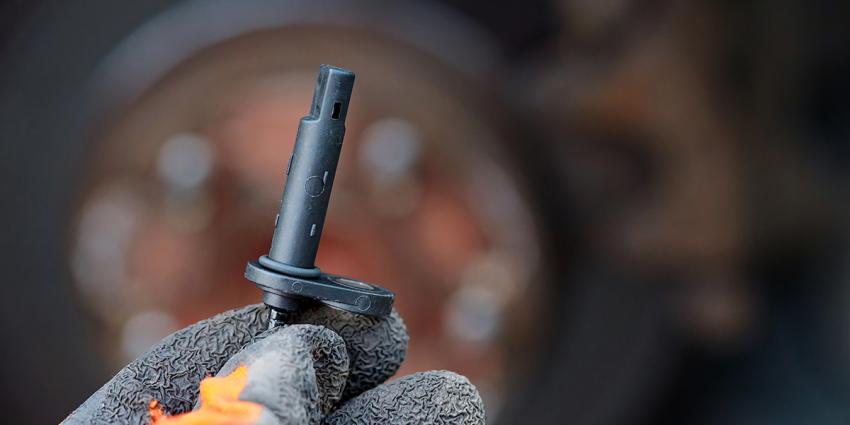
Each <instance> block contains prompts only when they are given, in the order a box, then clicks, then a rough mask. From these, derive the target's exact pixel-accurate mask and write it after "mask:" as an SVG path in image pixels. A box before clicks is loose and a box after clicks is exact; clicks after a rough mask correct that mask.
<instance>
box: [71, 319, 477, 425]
mask: <svg viewBox="0 0 850 425" xmlns="http://www.w3.org/2000/svg"><path fill="white" fill-rule="evenodd" d="M287 322H288V323H292V324H291V325H286V326H280V327H277V328H275V329H273V330H269V331H267V330H266V328H267V323H268V310H267V309H266V308H265V307H264V306H262V305H252V306H248V307H245V308H242V309H238V310H233V311H228V312H225V313H222V314H220V315H218V316H215V317H212V318H210V319H207V320H204V321H201V322H198V323H196V324H194V325H192V326H189V327H187V328H184V329H182V330H180V331H177V332H175V333H174V334H172V335H170V336H168V337H166V338H165V339H163V340H162V341H160V342H159V344H157V345H156V346H154V347H153V348H152V349H151V350H150V351H149V352H147V353H146V354H144V355H142V356H141V357H139V358H138V359H136V360H135V361H133V362H132V363H130V364H129V365H128V366H127V367H125V368H124V369H122V370H121V371H119V372H118V373H117V374H116V375H115V376H114V377H113V378H112V379H111V380H110V381H109V382H107V383H106V385H104V386H103V387H101V388H100V389H99V390H98V391H97V392H95V393H94V394H93V395H92V396H91V397H90V398H89V399H88V400H87V401H86V402H85V403H83V404H82V405H81V406H80V407H79V408H78V409H77V410H75V411H74V412H73V413H71V415H70V416H68V417H67V418H66V419H65V421H63V423H65V424H105V423H110V424H113V423H121V424H148V423H151V421H152V419H157V417H158V416H160V414H159V413H157V412H162V413H164V414H165V415H175V414H179V413H183V412H189V411H191V410H192V409H193V408H195V407H198V406H197V405H198V395H199V386H200V383H201V381H202V380H204V378H207V377H210V376H213V375H218V377H216V378H210V379H206V380H204V384H203V388H201V393H202V395H201V400H200V409H199V410H196V411H195V412H193V413H191V414H189V415H185V416H177V417H165V418H161V419H158V420H157V422H160V421H165V422H166V423H168V422H172V421H174V422H176V423H193V424H202V425H207V424H209V425H217V424H224V423H239V424H318V423H322V422H323V423H327V424H341V423H357V424H378V423H381V424H384V423H389V424H394V423H397V424H402V423H403V424H410V423H436V424H442V423H465V424H467V423H468V424H483V423H484V409H483V406H482V404H481V398H480V397H479V395H478V392H477V391H476V390H475V387H474V386H472V384H470V383H469V381H468V380H467V379H466V378H464V377H463V376H460V375H457V374H455V373H452V372H447V371H432V372H424V373H417V374H414V375H410V376H406V377H403V378H400V379H398V380H396V381H394V382H392V383H389V384H383V385H381V384H382V383H383V382H384V381H386V380H387V378H389V377H390V376H392V375H393V374H394V373H395V372H396V371H397V370H398V368H399V366H400V365H401V362H402V361H403V360H404V356H405V353H406V351H407V340H408V337H407V331H406V329H405V327H404V323H403V322H402V320H401V318H400V317H399V315H398V313H396V312H395V311H393V312H392V314H391V315H389V316H387V317H383V318H375V317H369V316H360V315H354V314H350V313H346V312H343V311H338V310H334V309H331V308H329V307H323V306H320V307H314V308H311V309H307V310H305V311H303V312H299V313H298V314H297V315H294V316H293V317H291V318H289V320H288V321H287ZM229 393H232V394H229ZM152 412H153V416H154V417H153V418H152V417H151V414H152ZM181 421H182V422H181Z"/></svg>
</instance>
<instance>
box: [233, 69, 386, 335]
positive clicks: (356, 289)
mask: <svg viewBox="0 0 850 425" xmlns="http://www.w3.org/2000/svg"><path fill="white" fill-rule="evenodd" d="M353 87H354V73H353V72H351V71H348V70H346V69H342V68H337V67H333V66H328V65H322V66H321V68H320V70H319V78H318V80H317V81H316V90H315V92H314V93H313V104H312V106H311V107H310V115H308V116H306V117H304V118H302V119H301V123H300V125H299V126H298V135H297V136H296V139H295V149H294V150H293V152H292V156H291V157H290V158H289V167H288V169H287V172H286V175H287V178H286V187H285V188H284V191H283V200H282V201H281V203H280V212H279V213H278V215H277V217H276V218H275V230H274V236H273V237H272V244H271V249H270V250H269V253H268V255H264V256H262V257H260V258H259V259H258V260H257V261H250V262H248V266H247V267H246V268H245V277H246V278H247V279H248V280H250V281H251V282H254V283H255V284H256V285H257V287H258V288H260V289H261V290H262V291H263V302H264V303H266V305H268V306H269V307H270V308H271V309H272V314H271V324H270V326H276V325H277V324H278V321H280V320H282V316H283V315H284V314H285V313H286V312H292V311H296V310H298V309H299V308H301V307H302V306H303V305H304V304H305V303H308V302H321V303H324V304H327V305H329V306H331V307H334V308H338V309H341V310H345V311H349V312H352V313H358V314H367V315H375V316H382V315H386V314H389V313H390V310H391V309H392V305H393V300H394V298H395V295H394V294H393V293H392V292H390V291H388V290H386V289H384V288H381V287H380V286H377V285H372V284H370V283H366V282H361V281H359V280H356V279H351V278H347V277H342V276H334V275H329V274H325V273H322V271H321V270H319V268H318V267H316V265H315V260H316V253H317V252H318V250H319V241H320V240H321V237H322V228H323V227H324V223H325V214H326V213H327V210H328V203H329V202H330V197H331V189H332V188H333V182H334V177H335V175H336V166H337V163H338V162H339V155H340V152H341V150H342V139H343V137H344V136H345V117H346V115H347V114H348V103H349V100H350V99H351V90H352V89H353Z"/></svg>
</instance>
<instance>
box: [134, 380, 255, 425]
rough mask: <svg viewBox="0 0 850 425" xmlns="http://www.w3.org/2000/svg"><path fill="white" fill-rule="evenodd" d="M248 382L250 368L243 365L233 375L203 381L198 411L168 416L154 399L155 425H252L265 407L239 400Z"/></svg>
mask: <svg viewBox="0 0 850 425" xmlns="http://www.w3.org/2000/svg"><path fill="white" fill-rule="evenodd" d="M247 383H248V368H247V367H245V366H239V367H238V368H236V370H234V371H233V372H232V373H231V374H230V375H227V376H223V377H210V378H206V379H204V380H203V381H201V392H200V402H201V406H200V408H198V410H195V411H192V412H188V413H183V414H180V415H174V416H166V415H165V413H164V412H163V411H162V408H161V407H160V406H159V403H158V402H157V401H156V400H154V401H151V404H150V406H149V408H150V412H151V424H155V425H250V424H252V423H254V422H255V421H256V420H257V419H258V418H259V417H260V412H261V411H262V406H260V405H259V404H257V403H253V402H250V401H242V400H239V394H240V393H241V392H242V390H243V389H244V388H245V385H246V384H247Z"/></svg>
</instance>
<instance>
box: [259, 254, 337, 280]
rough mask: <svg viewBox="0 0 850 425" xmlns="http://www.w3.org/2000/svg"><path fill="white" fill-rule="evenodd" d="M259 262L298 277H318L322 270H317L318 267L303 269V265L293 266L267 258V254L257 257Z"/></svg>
mask: <svg viewBox="0 0 850 425" xmlns="http://www.w3.org/2000/svg"><path fill="white" fill-rule="evenodd" d="M259 262H260V264H262V265H263V267H267V268H270V269H272V270H275V271H279V272H281V273H284V274H288V275H291V276H298V277H319V275H321V274H322V271H321V270H319V268H318V267H313V268H312V269H305V268H303V267H295V266H290V265H289V264H284V263H281V262H280V261H275V260H272V259H271V258H269V256H268V255H264V256H262V257H260V259H259Z"/></svg>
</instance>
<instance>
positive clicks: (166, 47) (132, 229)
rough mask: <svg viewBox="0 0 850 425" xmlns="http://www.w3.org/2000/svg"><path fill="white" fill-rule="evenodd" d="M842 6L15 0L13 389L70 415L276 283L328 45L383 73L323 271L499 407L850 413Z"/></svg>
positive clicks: (11, 76)
mask: <svg viewBox="0 0 850 425" xmlns="http://www.w3.org/2000/svg"><path fill="white" fill-rule="evenodd" d="M847 12H848V5H847V4H846V3H844V4H842V3H839V2H834V3H832V2H824V1H810V2H793V1H789V0H778V1H754V2H732V1H719V2H718V1H707V0H706V1H701V2H699V1H698V2H673V1H665V0H648V1H628V0H596V1H591V0H565V1H555V0H551V1H528V2H510V3H509V2H504V3H503V4H501V3H499V2H488V1H481V0H465V1H464V0H450V1H430V2H429V1H422V2H418V1H417V2H383V1H371V0H358V1H343V0H339V1H307V0H247V1H241V2H226V1H215V0H180V1H178V0H154V1H147V2H112V1H108V0H80V1H77V2H59V1H23V0H7V1H6V2H4V3H3V4H2V5H0V130H2V133H0V134H1V136H0V137H2V138H0V153H2V155H0V173H2V174H0V177H2V178H0V181H2V184H0V190H2V192H0V193H2V198H0V199H2V200H3V201H2V203H3V208H0V219H2V229H3V230H2V233H1V234H0V235H1V236H0V265H2V271H3V280H4V284H3V287H2V288H3V289H2V295H0V300H2V304H0V341H2V343H0V394H2V397H0V409H2V411H3V419H4V421H9V422H11V423H18V424H30V423H32V424H36V423H39V424H40V423H49V422H54V423H55V422H58V421H59V420H61V418H63V417H64V416H65V415H67V414H68V413H69V412H70V411H71V410H72V409H73V408H75V407H76V406H77V405H79V404H80V403H81V402H82V401H83V400H84V399H85V398H86V397H87V396H88V395H89V394H91V393H92V392H93V391H94V390H96V389H97V388H98V387H99V386H100V385H101V384H102V383H103V382H105V381H106V380H107V379H108V378H109V377H110V376H111V374H113V373H115V371H117V370H118V369H120V368H121V367H122V366H123V365H125V364H126V363H127V362H128V361H130V360H132V359H133V358H135V357H136V356H138V355H139V354H141V353H143V352H144V351H146V350H147V348H148V347H150V346H151V345H152V344H153V343H155V342H156V341H157V340H159V339H160V338H162V337H164V336H165V335H167V334H169V333H171V332H173V331H175V330H177V329H179V328H181V327H184V326H186V325H188V324H191V323H193V322H195V321H198V320H200V319H203V318H206V317H208V316H210V315H213V314H215V313H218V312H220V311H223V310H226V309H230V308H234V307H238V306H242V305H245V304H248V303H253V302H257V301H259V292H258V291H257V290H256V288H255V287H254V286H253V285H252V284H250V283H249V282H247V281H245V280H244V279H243V278H242V273H243V270H244V265H245V262H246V261H247V260H249V259H253V258H256V257H257V256H258V255H260V254H263V253H264V252H266V250H267V249H268V244H269V241H270V238H271V230H272V222H273V220H274V216H275V213H276V208H277V205H278V202H279V200H280V195H281V190H282V187H283V181H284V178H285V167H286V161H287V159H288V157H289V152H290V151H291V149H292V145H293V142H294V138H295V131H296V129H297V125H298V121H299V119H300V118H301V117H302V116H304V115H306V114H307V109H308V107H309V104H310V98H311V95H312V90H313V84H314V82H315V76H316V73H317V71H318V67H319V65H320V64H322V63H327V64H332V65H336V66H342V67H346V68H349V69H351V70H353V71H354V72H355V73H356V74H357V83H356V85H355V92H354V95H353V97H352V104H351V109H350V111H351V113H350V115H349V117H348V120H347V128H348V129H347V134H346V136H347V137H346V142H345V148H344V149H343V156H342V159H341V162H340V170H339V173H340V178H339V179H338V181H337V184H336V185H335V188H334V189H335V190H334V194H333V198H332V202H331V207H330V210H329V212H328V222H327V225H326V228H325V232H324V238H323V242H322V245H321V249H320V252H319V259H318V265H319V266H320V267H322V269H324V270H327V271H331V272H334V273H339V274H345V275H352V276H357V277H358V278H362V279H364V280H367V281H372V282H375V283H378V284H381V285H383V286H386V287H388V288H389V289H391V290H393V291H395V292H396V293H397V301H396V307H397V308H398V310H399V311H400V313H401V314H402V316H403V317H404V318H405V320H406V323H407V326H408V329H409V331H410V334H411V343H410V348H409V354H408V359H407V361H406V363H405V364H404V366H403V368H402V370H401V371H400V374H408V373H412V372H416V371H421V370H429V369H451V370H455V371H457V372H460V373H462V374H464V375H466V376H468V377H469V378H470V380H471V381H472V382H473V383H474V384H475V385H476V386H477V387H478V389H479V390H480V392H481V394H482V396H483V398H484V401H485V405H486V409H487V413H488V421H489V422H490V423H494V424H512V423H541V424H549V423H559V424H560V423H566V424H582V425H583V424H588V425H590V424H595V425H596V424H598V425H608V424H612V425H613V424H665V423H670V424H674V423H675V424H679V423H691V424H799V423H817V424H844V423H847V422H848V421H850V250H848V248H850V244H848V242H850V233H848V230H850V226H848V225H850V209H848V206H850V205H848V196H847V193H848V189H850V168H848V166H850V145H848V139H850V102H848V97H850V49H848V47H850V45H848V44H850V30H848V27H847V24H846V22H847V19H848V18H850V14H848V13H847Z"/></svg>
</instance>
